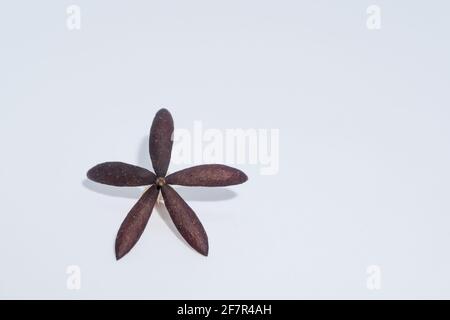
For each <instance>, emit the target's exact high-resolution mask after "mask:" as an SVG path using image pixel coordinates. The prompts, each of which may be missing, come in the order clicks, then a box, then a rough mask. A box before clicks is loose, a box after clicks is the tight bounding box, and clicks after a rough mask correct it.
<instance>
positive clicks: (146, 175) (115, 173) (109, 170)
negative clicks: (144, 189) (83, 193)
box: [87, 162, 156, 187]
mask: <svg viewBox="0 0 450 320" xmlns="http://www.w3.org/2000/svg"><path fill="white" fill-rule="evenodd" d="M87 177H88V178H89V179H90V180H92V181H95V182H99V183H103V184H108V185H111V186H117V187H136V186H146V185H150V184H152V183H153V182H154V181H155V178H156V176H155V174H154V173H153V172H150V171H148V170H147V169H144V168H141V167H138V166H133V165H131V164H128V163H123V162H105V163H101V164H98V165H96V166H95V167H93V168H92V169H90V170H89V171H88V173H87Z"/></svg>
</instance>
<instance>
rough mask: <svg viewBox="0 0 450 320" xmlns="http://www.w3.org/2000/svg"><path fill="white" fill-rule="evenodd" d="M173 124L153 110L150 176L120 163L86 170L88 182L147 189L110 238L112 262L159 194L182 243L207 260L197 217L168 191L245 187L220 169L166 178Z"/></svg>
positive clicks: (236, 175) (233, 172)
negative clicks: (111, 239)
mask: <svg viewBox="0 0 450 320" xmlns="http://www.w3.org/2000/svg"><path fill="white" fill-rule="evenodd" d="M173 130H174V126H173V119H172V116H171V114H170V112H169V111H168V110H167V109H161V110H159V111H158V112H157V113H156V115H155V118H154V119H153V123H152V127H151V129H150V140H149V150H150V158H151V161H152V164H153V169H154V170H155V173H153V172H151V171H149V170H147V169H144V168H141V167H138V166H134V165H131V164H127V163H123V162H105V163H101V164H98V165H96V166H95V167H93V168H92V169H90V170H89V171H88V173H87V176H88V178H89V179H90V180H92V181H95V182H98V183H102V184H107V185H111V186H117V187H135V186H150V187H149V188H148V189H147V190H146V191H145V192H144V193H143V195H142V196H141V198H140V199H139V200H138V202H137V203H136V204H135V205H134V206H133V208H132V209H131V210H130V212H129V213H128V215H127V216H126V218H125V220H124V221H123V222H122V225H121V226H120V229H119V232H118V233H117V237H116V245H115V250H116V259H117V260H119V259H120V258H122V257H123V256H124V255H126V254H127V253H128V252H129V251H130V250H131V248H133V246H134V245H135V244H136V243H137V241H138V240H139V238H140V237H141V235H142V233H143V232H144V229H145V227H146V225H147V222H148V219H149V218H150V215H151V213H152V211H153V207H154V206H155V203H156V201H157V199H158V195H159V192H160V191H161V193H162V196H163V199H164V204H165V206H166V208H167V211H168V212H169V215H170V217H171V219H172V221H173V223H174V224H175V226H176V228H177V229H178V231H179V232H180V234H181V236H182V237H183V238H184V239H185V240H186V242H187V243H188V244H189V245H190V246H191V247H192V248H194V249H195V250H196V251H198V252H199V253H201V254H203V255H205V256H207V255H208V249H209V246H208V236H207V235H206V232H205V229H204V228H203V226H202V224H201V222H200V220H199V219H198V217H197V215H196V214H195V213H194V211H193V210H192V209H191V207H189V206H188V204H187V203H186V202H185V201H184V200H183V199H182V198H181V197H180V195H179V194H178V193H177V192H176V191H175V190H174V189H173V188H172V187H171V186H170V185H181V186H192V187H197V186H198V187H224V186H231V185H236V184H241V183H244V182H245V181H247V176H246V175H245V173H243V172H242V171H240V170H238V169H235V168H231V167H228V166H225V165H221V164H207V165H199V166H194V167H191V168H187V169H184V170H181V171H178V172H175V173H172V174H170V175H168V176H166V174H167V169H168V168H169V163H170V157H171V153H172V144H173V141H172V136H173Z"/></svg>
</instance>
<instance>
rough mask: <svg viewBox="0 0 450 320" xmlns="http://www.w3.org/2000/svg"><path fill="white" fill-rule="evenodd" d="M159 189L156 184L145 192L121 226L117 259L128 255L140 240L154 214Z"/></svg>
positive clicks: (117, 241) (117, 243)
mask: <svg viewBox="0 0 450 320" xmlns="http://www.w3.org/2000/svg"><path fill="white" fill-rule="evenodd" d="M158 194H159V190H158V189H157V188H156V186H155V185H153V186H151V187H150V188H149V189H148V190H147V191H145V192H144V194H143V195H142V197H141V198H140V199H139V200H138V202H136V204H135V205H134V206H133V208H132V209H131V210H130V212H129V213H128V215H127V216H126V218H125V220H124V221H123V222H122V225H121V226H120V229H119V232H118V233H117V237H116V259H117V260H119V259H120V258H122V257H123V256H124V255H126V254H127V253H128V252H129V251H130V250H131V248H133V246H134V245H135V244H136V242H138V240H139V238H140V237H141V235H142V232H144V229H145V227H146V225H147V222H148V219H149V218H150V215H151V214H152V210H153V207H154V206H155V203H156V199H157V198H158Z"/></svg>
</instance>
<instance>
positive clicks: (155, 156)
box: [149, 109, 173, 177]
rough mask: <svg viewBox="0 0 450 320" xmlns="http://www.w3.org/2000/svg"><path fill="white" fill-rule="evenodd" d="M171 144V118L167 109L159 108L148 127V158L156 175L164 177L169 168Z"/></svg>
mask: <svg viewBox="0 0 450 320" xmlns="http://www.w3.org/2000/svg"><path fill="white" fill-rule="evenodd" d="M172 144H173V119H172V116H171V114H170V112H169V111H168V110H167V109H161V110H159V111H158V112H157V113H156V115H155V118H154V119H153V123H152V127H151V129H150V140H149V148H150V158H151V159H152V164H153V169H155V173H156V175H157V176H158V177H164V176H165V175H166V173H167V169H168V168H169V162H170V156H171V153H172Z"/></svg>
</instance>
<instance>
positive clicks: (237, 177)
mask: <svg viewBox="0 0 450 320" xmlns="http://www.w3.org/2000/svg"><path fill="white" fill-rule="evenodd" d="M247 179H248V178H247V175H246V174H245V173H244V172H242V171H241V170H238V169H235V168H232V167H228V166H225V165H222V164H205V165H200V166H195V167H191V168H187V169H184V170H180V171H177V172H174V173H172V174H171V175H169V176H167V178H166V182H167V183H168V184H175V185H181V186H192V187H224V186H231V185H235V184H241V183H244V182H245V181H247Z"/></svg>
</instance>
